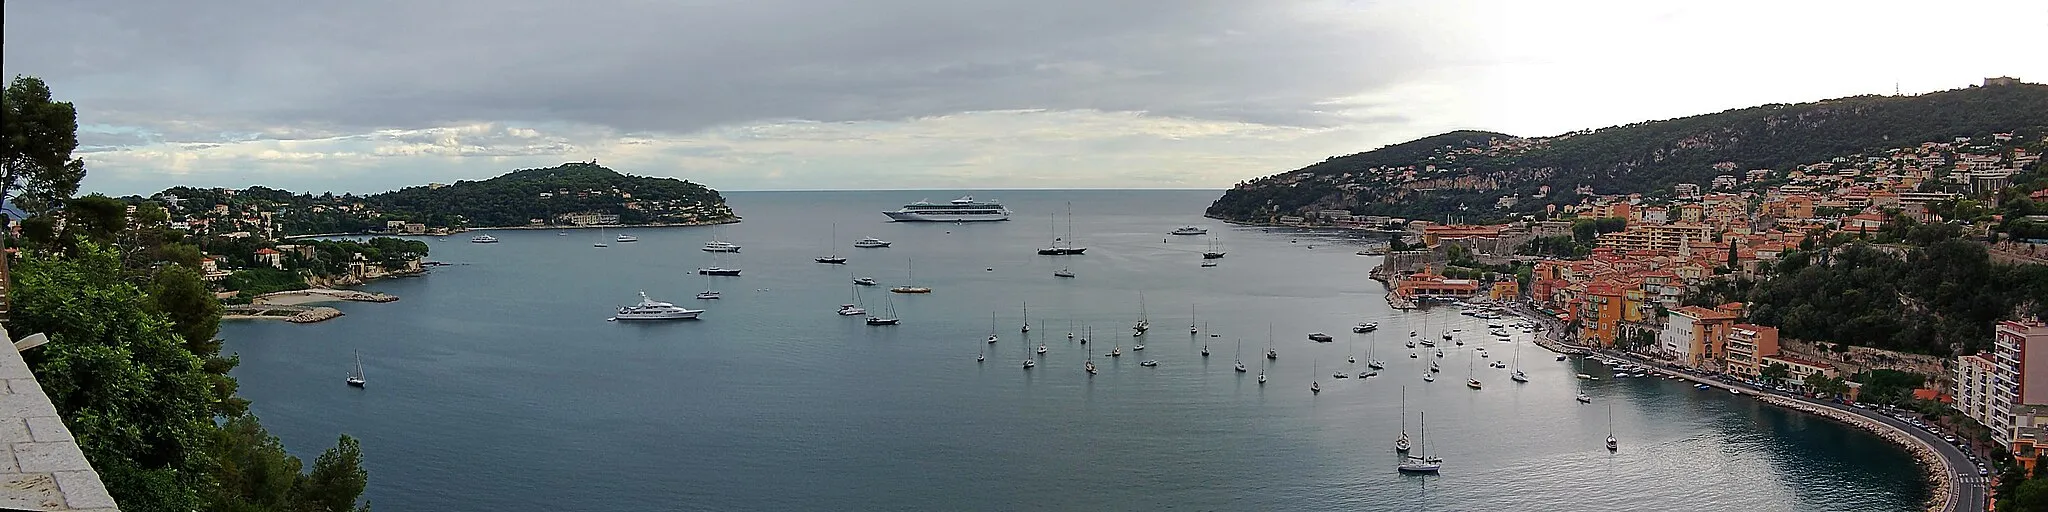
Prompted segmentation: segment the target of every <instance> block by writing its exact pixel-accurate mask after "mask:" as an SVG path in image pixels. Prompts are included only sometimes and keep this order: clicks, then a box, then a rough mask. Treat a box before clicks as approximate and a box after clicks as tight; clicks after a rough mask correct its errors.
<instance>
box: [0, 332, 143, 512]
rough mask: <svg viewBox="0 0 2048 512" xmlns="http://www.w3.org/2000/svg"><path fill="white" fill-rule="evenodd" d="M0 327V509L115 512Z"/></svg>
mask: <svg viewBox="0 0 2048 512" xmlns="http://www.w3.org/2000/svg"><path fill="white" fill-rule="evenodd" d="M6 333H7V331H6V330H5V329H0V341H7V346H5V347H0V443H4V444H5V445H6V448H5V449H4V450H0V508H4V509H10V510H11V509H27V510H76V511H92V512H114V511H117V510H119V509H117V508H115V506H114V498H113V497H111V496H108V495H107V487H106V486H105V485H104V484H102V483H100V475H99V473H98V472H96V471H93V469H92V464H90V463H87V462H86V461H85V452H81V451H79V449H78V442H77V441H75V440H73V439H72V437H71V430H70V429H68V428H65V427H64V420H63V419H61V418H58V417H57V408H56V406H53V405H50V398H49V397H48V396H47V395H44V394H43V387H42V386H41V385H39V384H37V383H36V378H35V375H34V374H31V373H30V372H29V369H28V363H25V362H23V361H22V360H21V353H20V352H17V351H15V349H14V345H13V342H12V341H11V340H12V339H13V338H11V337H7V336H6Z"/></svg>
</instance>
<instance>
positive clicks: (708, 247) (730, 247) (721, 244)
mask: <svg viewBox="0 0 2048 512" xmlns="http://www.w3.org/2000/svg"><path fill="white" fill-rule="evenodd" d="M704 252H740V246H739V245H737V244H734V243H732V242H726V241H721V240H712V241H710V242H708V243H705V244H704Z"/></svg>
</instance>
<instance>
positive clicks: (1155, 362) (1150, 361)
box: [1138, 359, 1159, 366]
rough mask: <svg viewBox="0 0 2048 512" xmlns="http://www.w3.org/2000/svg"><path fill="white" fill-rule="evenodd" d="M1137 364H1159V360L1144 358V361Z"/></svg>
mask: <svg viewBox="0 0 2048 512" xmlns="http://www.w3.org/2000/svg"><path fill="white" fill-rule="evenodd" d="M1138 366H1159V360H1158V359H1146V360H1145V362H1142V363H1138Z"/></svg>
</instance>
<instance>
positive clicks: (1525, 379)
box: [1508, 370, 1529, 382]
mask: <svg viewBox="0 0 2048 512" xmlns="http://www.w3.org/2000/svg"><path fill="white" fill-rule="evenodd" d="M1508 380H1512V381H1515V382H1529V376H1528V375H1524V374H1522V371H1521V370H1515V374H1514V375H1509V376H1508Z"/></svg>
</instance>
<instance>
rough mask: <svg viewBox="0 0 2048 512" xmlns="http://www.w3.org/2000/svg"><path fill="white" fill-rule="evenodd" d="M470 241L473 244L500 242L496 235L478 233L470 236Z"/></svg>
mask: <svg viewBox="0 0 2048 512" xmlns="http://www.w3.org/2000/svg"><path fill="white" fill-rule="evenodd" d="M469 243H473V244H495V243H498V237H494V236H491V235H477V236H473V237H469Z"/></svg>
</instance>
